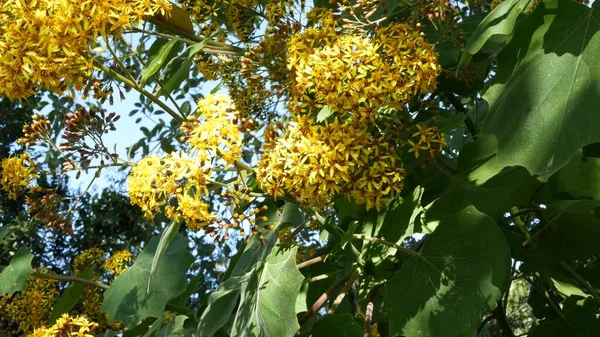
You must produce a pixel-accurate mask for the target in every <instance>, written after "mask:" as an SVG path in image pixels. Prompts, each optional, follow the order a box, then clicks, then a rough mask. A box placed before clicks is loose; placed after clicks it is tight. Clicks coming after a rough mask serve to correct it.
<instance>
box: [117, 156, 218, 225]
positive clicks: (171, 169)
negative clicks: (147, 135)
mask: <svg viewBox="0 0 600 337" xmlns="http://www.w3.org/2000/svg"><path fill="white" fill-rule="evenodd" d="M209 174H210V169H209V167H208V166H206V165H203V164H202V163H200V161H199V160H198V159H196V158H189V157H187V156H186V155H185V154H181V155H177V154H168V155H165V156H163V157H159V156H156V155H150V156H148V157H145V158H143V159H142V160H140V162H139V163H138V164H137V165H136V166H135V167H134V168H133V170H131V173H130V174H129V179H128V181H127V185H128V187H129V197H130V199H131V203H132V204H134V205H138V206H139V207H140V208H141V209H142V211H143V212H144V216H146V217H147V218H149V219H152V218H154V215H155V214H156V213H160V212H162V213H163V214H164V215H165V216H166V217H167V218H169V219H173V220H177V221H179V220H185V222H186V225H187V226H188V227H189V228H191V229H193V230H197V229H199V228H200V227H203V226H205V225H206V223H207V221H209V220H211V219H212V218H213V215H212V214H211V213H210V211H209V205H208V204H207V203H206V202H204V201H203V200H202V197H204V196H206V195H208V189H207V188H206V181H207V179H208V177H209ZM174 200H176V201H177V204H176V205H174V204H173V203H172V201H174Z"/></svg>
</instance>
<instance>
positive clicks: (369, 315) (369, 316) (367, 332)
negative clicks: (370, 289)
mask: <svg viewBox="0 0 600 337" xmlns="http://www.w3.org/2000/svg"><path fill="white" fill-rule="evenodd" d="M372 321H373V302H372V301H369V303H367V310H366V311H365V327H364V334H363V337H372V336H371V323H372Z"/></svg>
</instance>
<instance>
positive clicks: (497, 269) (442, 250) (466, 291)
mask: <svg viewBox="0 0 600 337" xmlns="http://www.w3.org/2000/svg"><path fill="white" fill-rule="evenodd" d="M510 269H511V262H510V252H509V248H508V244H507V243H506V239H505V238H504V235H503V234H502V232H501V230H500V228H498V227H497V226H496V224H495V223H494V221H493V220H492V219H491V218H490V217H488V216H487V215H485V214H483V213H480V212H479V211H477V209H475V207H473V206H469V207H467V208H465V209H464V210H462V211H460V212H459V213H455V214H450V215H447V216H446V217H445V218H444V219H443V220H442V222H441V223H440V224H439V226H438V227H437V228H436V230H435V231H434V232H433V233H432V234H431V235H430V236H429V237H428V238H427V241H426V242H425V244H424V247H423V249H422V253H421V254H420V255H419V256H414V257H411V258H410V259H409V260H407V262H406V263H405V264H404V265H403V266H402V268H401V269H400V271H399V272H398V273H397V274H396V275H395V276H394V277H393V278H392V279H391V280H390V281H389V282H388V284H387V285H386V291H385V297H384V302H383V305H382V306H383V309H382V310H383V311H384V312H386V313H387V316H388V318H389V323H390V331H389V334H390V335H392V336H397V335H405V336H406V337H464V336H472V335H473V334H474V333H475V331H476V330H477V327H478V325H479V323H480V322H481V317H483V314H484V313H485V312H486V311H488V310H491V309H493V308H494V307H495V306H496V301H497V300H498V299H499V298H500V297H501V295H502V292H503V291H504V290H505V289H506V287H507V285H508V279H509V276H510Z"/></svg>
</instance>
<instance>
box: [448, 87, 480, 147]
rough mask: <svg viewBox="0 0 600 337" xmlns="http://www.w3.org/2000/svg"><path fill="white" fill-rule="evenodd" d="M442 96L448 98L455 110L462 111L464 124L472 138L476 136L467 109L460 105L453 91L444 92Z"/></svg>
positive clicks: (475, 130)
mask: <svg viewBox="0 0 600 337" xmlns="http://www.w3.org/2000/svg"><path fill="white" fill-rule="evenodd" d="M444 96H446V98H447V99H448V101H449V102H450V104H452V106H453V107H454V108H455V109H456V111H458V112H462V113H464V114H465V126H466V127H467V129H468V130H469V132H470V133H471V136H472V137H473V139H475V138H477V129H476V128H475V124H473V120H472V119H471V116H469V114H468V113H467V110H466V109H465V107H464V106H463V105H462V103H461V102H460V100H459V99H458V98H457V97H456V96H455V95H454V94H453V93H450V92H445V93H444Z"/></svg>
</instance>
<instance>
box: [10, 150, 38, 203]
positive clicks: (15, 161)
mask: <svg viewBox="0 0 600 337" xmlns="http://www.w3.org/2000/svg"><path fill="white" fill-rule="evenodd" d="M37 177H38V175H37V174H36V173H35V165H34V163H33V161H32V160H31V159H30V158H29V155H27V153H23V154H20V155H18V156H12V157H8V158H4V159H3V160H2V189H4V191H5V192H6V193H8V197H9V198H10V199H16V198H17V197H18V196H19V195H20V194H21V193H23V190H24V189H26V188H27V187H28V186H29V185H30V184H31V181H32V180H33V179H35V178H37Z"/></svg>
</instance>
